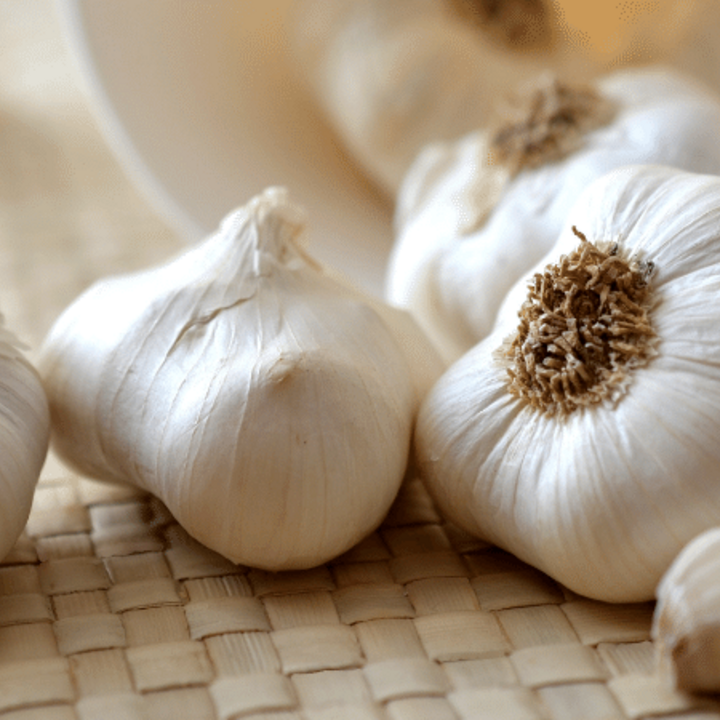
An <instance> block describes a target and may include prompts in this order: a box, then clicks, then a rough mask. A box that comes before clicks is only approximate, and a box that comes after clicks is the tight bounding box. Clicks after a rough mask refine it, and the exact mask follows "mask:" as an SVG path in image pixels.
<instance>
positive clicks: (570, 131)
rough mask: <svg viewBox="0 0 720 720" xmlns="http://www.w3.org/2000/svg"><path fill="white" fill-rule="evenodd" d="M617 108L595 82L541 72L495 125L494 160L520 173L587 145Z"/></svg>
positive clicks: (492, 151) (492, 133)
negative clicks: (590, 135) (587, 137)
mask: <svg viewBox="0 0 720 720" xmlns="http://www.w3.org/2000/svg"><path fill="white" fill-rule="evenodd" d="M616 112H617V105H616V103H614V102H613V101H612V100H610V99H609V98H608V97H607V96H606V95H604V94H602V93H601V92H599V91H598V90H597V89H596V88H594V87H592V86H589V85H587V86H586V85H570V84H567V83H564V82H561V81H559V80H558V79H557V78H556V77H554V76H551V75H544V76H541V77H540V78H538V79H537V80H536V81H535V82H533V84H532V85H531V86H530V87H529V89H528V90H526V91H525V92H524V93H521V94H520V95H519V96H518V97H517V98H516V99H515V100H514V102H513V104H512V106H511V107H510V108H509V109H508V111H507V117H506V118H505V119H504V120H502V121H498V123H497V127H496V128H494V129H492V130H491V142H490V162H491V164H497V165H505V166H506V167H507V168H508V169H509V170H510V171H511V173H512V174H514V175H515V174H517V173H519V172H520V171H522V170H525V169H530V168H537V167H540V166H541V165H545V164H547V163H551V162H555V161H557V160H561V159H562V158H564V157H566V156H568V155H569V154H570V153H572V152H574V151H576V150H577V149H578V148H579V147H580V146H581V145H582V139H583V137H584V136H585V135H586V134H587V133H589V132H592V131H593V130H596V129H597V128H600V127H603V126H604V125H607V124H609V123H610V122H611V121H612V120H613V118H614V116H615V114H616Z"/></svg>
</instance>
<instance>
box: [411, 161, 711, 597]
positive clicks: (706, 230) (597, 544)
mask: <svg viewBox="0 0 720 720" xmlns="http://www.w3.org/2000/svg"><path fill="white" fill-rule="evenodd" d="M719 238H720V177H718V176H711V175H702V174H696V173H687V172H683V171H680V170H677V169H673V168H668V167H662V166H657V165H654V166H653V165H650V166H632V167H625V168H620V169H618V170H615V171H613V172H611V173H609V174H606V175H604V176H603V177H602V178H600V179H599V180H596V181H595V182H594V183H593V184H591V185H590V186H589V187H588V188H586V190H585V191H584V192H583V194H582V195H581V196H580V198H579V199H578V201H577V202H576V204H575V205H574V206H573V207H572V209H571V210H570V211H569V212H568V214H567V217H566V220H565V223H564V227H563V229H562V231H561V233H560V235H559V238H558V240H557V242H556V244H555V245H554V246H553V248H552V249H551V250H550V251H549V253H548V254H547V255H546V256H545V257H544V258H543V259H542V260H541V261H540V262H539V263H538V265H537V266H536V267H535V268H534V269H533V270H531V271H530V273H528V275H527V276H526V277H523V278H522V279H521V280H520V281H518V282H517V283H516V285H515V286H514V287H513V288H511V290H510V291H509V293H508V294H507V295H506V297H505V300H504V302H503V305H502V307H501V309H500V311H499V314H498V319H497V323H496V325H495V327H494V329H493V331H492V332H491V333H490V334H489V335H488V336H487V337H486V338H485V339H484V340H482V341H481V342H479V343H478V344H477V345H475V346H474V347H473V348H472V349H471V350H470V351H468V352H467V353H466V354H464V355H463V356H462V357H461V358H460V359H459V360H458V361H457V362H455V363H454V364H453V365H452V366H451V367H450V368H449V369H448V370H447V371H446V372H445V373H444V374H443V376H442V377H441V378H440V380H439V381H438V382H437V383H436V384H435V386H434V387H433V388H432V390H431V391H430V393H429V394H428V396H427V397H426V399H425V401H424V402H423V404H422V406H421V409H420V415H419V418H418V424H417V432H416V440H415V442H416V447H417V453H418V458H419V459H418V462H419V466H420V469H421V472H422V474H423V477H424V478H425V480H426V482H427V486H428V489H429V490H430V492H431V494H432V495H433V497H434V498H435V500H436V502H437V504H438V506H439V508H440V509H441V511H442V512H443V513H444V514H445V515H446V516H447V517H448V518H450V519H451V520H453V521H454V522H455V523H456V524H458V525H459V526H461V527H463V528H465V529H466V530H467V531H469V532H471V533H473V534H475V535H478V536H480V537H482V538H484V539H485V540H487V541H489V542H492V543H495V544H497V545H498V546H500V547H503V548H505V549H507V550H508V551H510V552H512V553H514V554H515V555H517V556H518V557H520V558H522V559H523V560H525V561H527V562H528V563H530V564H532V565H534V566H536V567H538V568H540V569H542V570H543V571H545V572H546V573H547V574H549V575H550V576H552V577H554V578H556V579H557V580H558V581H560V582H561V583H563V584H564V585H565V586H567V587H568V588H570V589H572V590H574V591H576V592H578V593H580V594H582V595H585V596H588V597H591V598H597V599H600V600H606V601H613V602H630V601H641V600H649V599H651V598H653V596H654V593H655V588H656V586H657V584H658V581H659V580H660V577H661V576H662V574H663V572H664V571H665V570H666V569H667V567H668V566H669V565H670V563H671V562H672V560H673V559H674V558H675V556H676V555H677V554H678V552H679V551H680V550H681V549H682V547H683V546H684V545H685V544H686V543H687V542H688V541H689V540H691V539H692V538H693V537H694V536H695V535H697V534H698V533H699V532H701V531H702V530H704V529H706V528H709V527H712V526H715V525H717V524H719V523H720V444H718V442H717V437H718V435H719V434H720V360H719V359H718V351H717V347H718V343H719V342H720V339H719V338H718V328H720V240H719Z"/></svg>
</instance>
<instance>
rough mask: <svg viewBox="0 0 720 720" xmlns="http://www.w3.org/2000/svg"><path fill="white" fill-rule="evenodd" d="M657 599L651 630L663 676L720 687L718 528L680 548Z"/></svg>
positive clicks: (696, 687)
mask: <svg viewBox="0 0 720 720" xmlns="http://www.w3.org/2000/svg"><path fill="white" fill-rule="evenodd" d="M657 600H658V602H657V605H656V606H655V612H654V614H653V624H652V631H651V635H652V639H653V641H654V643H655V656H656V662H657V666H658V671H659V673H660V675H661V676H662V677H663V678H664V679H665V680H666V682H668V683H670V684H672V685H673V686H675V687H677V688H679V689H681V690H687V691H691V692H718V691H720V527H714V528H711V529H710V530H706V531H704V532H702V533H701V534H700V535H698V537H696V538H694V539H693V540H692V541H691V542H690V543H688V545H686V546H685V547H684V548H683V549H682V551H681V552H680V553H679V555H678V556H677V557H676V558H675V560H674V561H673V563H672V565H671V566H670V568H669V569H668V571H667V572H666V573H665V575H663V577H662V580H661V581H660V584H659V585H658V589H657Z"/></svg>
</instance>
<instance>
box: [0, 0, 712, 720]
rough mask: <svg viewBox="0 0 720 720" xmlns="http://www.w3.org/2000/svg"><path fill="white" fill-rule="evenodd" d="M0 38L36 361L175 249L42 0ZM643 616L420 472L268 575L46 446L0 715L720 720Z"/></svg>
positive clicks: (0, 600) (0, 164) (2, 137)
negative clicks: (363, 526) (380, 505)
mask: <svg viewBox="0 0 720 720" xmlns="http://www.w3.org/2000/svg"><path fill="white" fill-rule="evenodd" d="M0 46H2V47H3V54H2V56H0V307H1V308H2V311H3V313H4V314H5V316H6V318H7V323H8V325H9V326H10V327H11V328H12V329H13V330H14V331H15V332H17V333H18V334H19V335H20V336H21V337H22V338H23V339H24V340H25V341H27V342H28V343H30V345H31V346H32V348H33V349H32V350H31V351H30V358H31V359H33V358H34V351H35V349H36V348H37V346H38V345H39V343H40V341H41V340H42V338H43V337H44V335H45V333H46V332H47V330H48V328H49V326H50V324H51V323H52V322H53V320H54V319H55V318H56V317H57V315H58V314H59V312H60V311H61V310H62V309H63V308H64V307H65V306H66V305H67V304H68V303H69V302H70V301H71V300H72V299H73V298H74V297H75V296H76V295H77V294H78V293H79V292H80V291H81V290H82V289H84V288H85V287H86V286H87V285H88V284H89V283H90V282H91V281H93V280H94V279H96V278H98V277H101V276H103V275H106V274H109V273H115V272H120V271H123V270H132V269H135V268H140V267H143V266H146V265H149V264H151V263H154V262H156V261H158V260H161V259H163V258H165V257H167V256H168V255H169V254H170V253H172V252H175V251H176V250H177V249H178V248H179V247H180V242H179V240H178V238H177V237H176V236H175V234H174V233H173V232H172V231H171V230H170V229H168V228H167V227H166V226H165V224H164V223H162V222H161V221H160V220H159V219H158V218H157V217H156V216H155V215H154V214H153V213H152V212H151V211H150V209H149V208H148V207H147V205H146V204H145V202H144V201H143V200H142V199H141V198H140V197H139V196H138V194H137V193H136V191H135V190H134V188H133V186H132V185H131V184H130V182H129V181H128V179H127V178H126V177H125V176H124V175H123V173H122V172H121V171H120V169H119V167H118V165H117V163H116V162H115V160H114V159H113V157H112V156H111V155H110V153H109V151H108V148H107V146H106V144H105V141H104V140H103V139H102V137H101V135H100V133H99V132H98V130H97V128H96V126H95V124H94V120H93V118H92V116H91V114H90V112H89V111H88V108H87V103H86V101H85V99H84V97H83V96H82V94H81V93H80V91H79V90H78V85H77V80H76V78H75V77H74V75H73V74H72V71H71V69H70V65H69V63H68V59H67V57H66V56H65V50H64V48H63V46H62V44H61V41H60V31H59V27H58V26H57V24H56V22H55V20H54V15H53V11H52V3H51V2H50V0H33V2H26V0H8V1H7V2H4V3H1V4H0ZM259 189H260V188H259ZM239 200H244V199H239ZM652 609H653V608H652V605H651V604H641V605H618V606H611V605H605V604H602V603H598V602H592V601H589V600H587V599H584V598H580V597H578V596H575V595H573V594H572V593H570V592H568V591H566V590H565V589H563V588H562V587H560V586H559V585H557V584H556V583H555V582H553V581H552V580H550V579H549V578H547V577H546V576H544V575H542V574H541V573H539V572H537V571H536V570H534V569H532V568H530V567H528V566H527V565H524V564H523V563H521V562H519V561H517V560H516V559H514V558H513V557H511V556H509V555H508V554H506V553H504V552H502V551H500V550H498V549H496V548H492V547H488V546H486V545H484V544H483V543H481V542H479V541H477V540H475V539H472V538H469V537H467V536H466V535H464V534H463V533H461V532H459V531H458V530H457V529H455V528H453V527H452V526H449V525H447V524H446V523H444V522H443V520H442V518H440V517H439V515H438V514H437V512H436V510H435V508H434V507H433V505H432V503H431V501H430V499H429V497H428V495H427V493H426V492H425V490H424V488H423V486H422V485H421V483H420V482H419V481H418V480H417V479H416V478H414V477H410V478H409V479H408V480H407V481H406V483H405V485H404V486H403V489H402V491H401V494H400V496H399V498H398V500H397V502H396V504H395V506H394V507H393V509H392V511H391V512H390V514H389V516H388V517H387V519H386V521H385V522H384V524H383V525H382V527H380V528H379V529H378V530H377V531H376V532H375V533H373V534H372V535H371V536H370V537H369V538H367V539H366V540H365V541H364V542H362V543H361V544H360V545H359V546H358V547H356V548H354V549H353V550H352V551H351V552H349V553H347V554H345V555H344V556H342V557H340V558H338V559H337V560H336V561H334V562H332V563H329V564H327V565H325V566H322V567H319V568H315V569H312V570H308V571H303V572H291V573H279V574H272V573H267V572H260V571H257V570H253V569H250V568H244V567H237V566H235V565H232V564H230V563H229V562H228V561H226V560H224V559H223V558H221V557H219V556H217V555H215V554H214V553H212V552H209V551H208V550H207V549H205V548H204V547H202V546H201V545H199V544H198V543H197V542H195V541H193V540H192V539H191V538H190V537H189V536H188V535H187V534H186V533H185V532H184V531H183V530H182V529H181V528H180V527H179V526H178V525H177V523H176V522H175V521H174V520H173V518H172V517H171V516H170V515H169V513H168V512H167V510H166V509H165V508H164V507H163V505H162V504H161V503H159V502H158V501H157V500H156V499H154V498H152V497H151V496H148V495H145V494H142V493H139V492H137V491H135V490H132V489H129V488H125V487H117V486H112V485H105V484H99V483H96V482H93V481H90V480H87V479H83V478H80V477H77V476H75V475H73V474H71V473H69V472H68V471H67V470H66V469H65V468H64V467H62V465H60V464H59V463H58V462H57V460H56V459H55V458H54V457H53V456H52V455H51V456H50V458H49V460H48V463H47V464H46V467H45V469H44V471H43V474H42V477H41V481H40V484H39V487H38V490H37V493H36V497H35V503H34V506H33V510H32V513H31V516H30V519H29V522H28V524H27V527H26V529H25V532H24V533H23V535H22V536H21V538H20V539H19V541H18V543H17V544H16V546H15V548H14V549H13V550H12V552H11V553H10V555H9V556H8V557H6V558H5V559H4V561H3V562H2V563H0V718H1V719H2V720H108V719H112V720H136V719H140V718H142V719H150V720H165V719H167V720H184V719H188V720H215V719H218V720H230V719H231V718H239V717H242V718H255V719H258V720H259V719H260V718H262V719H263V720H330V719H331V718H332V719H335V718H337V719H338V720H380V719H382V720H596V719H597V720H599V719H600V718H602V719H603V720H611V719H612V720H614V719H617V720H627V719H631V720H640V719H641V718H650V717H657V716H662V717H664V718H678V719H679V718H683V719H684V720H691V719H692V720H701V719H702V720H710V719H711V718H716V719H720V703H719V702H716V701H715V700H713V699H700V698H694V697H690V696H686V695H681V694H678V693H676V692H674V691H672V690H671V689H669V688H668V687H666V686H665V685H663V684H662V682H661V681H660V679H659V678H658V676H657V675H656V674H655V670H654V656H653V653H654V648H653V644H652V642H651V641H650V639H649V628H650V621H651V616H652Z"/></svg>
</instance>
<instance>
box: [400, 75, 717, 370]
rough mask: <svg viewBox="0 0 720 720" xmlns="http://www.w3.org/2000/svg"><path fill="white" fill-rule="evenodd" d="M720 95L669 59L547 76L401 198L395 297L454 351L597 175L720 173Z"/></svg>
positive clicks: (468, 341) (439, 151)
mask: <svg viewBox="0 0 720 720" xmlns="http://www.w3.org/2000/svg"><path fill="white" fill-rule="evenodd" d="M718 128H720V97H718V96H716V94H715V93H712V92H711V91H710V90H708V89H707V88H705V87H704V86H701V85H699V84H697V83H695V82H693V81H691V80H690V79H689V78H688V77H686V76H684V75H682V74H681V73H678V72H676V71H672V70H670V69H668V68H658V67H650V68H642V69H632V70H622V71H618V72H615V73H611V74H609V75H606V76H603V77H601V78H599V79H597V80H596V81H594V82H593V83H590V84H588V85H587V86H585V85H580V86H576V85H568V84H566V83H560V82H558V81H557V80H555V79H551V78H548V79H547V80H545V81H544V83H539V82H537V81H535V82H533V83H531V84H530V86H529V87H528V89H527V90H526V91H525V96H524V100H523V102H521V103H520V104H519V106H518V108H517V109H516V111H515V116H514V117H512V118H510V119H509V120H508V121H507V122H505V123H503V124H502V125H500V126H499V127H498V128H496V129H490V128H486V129H481V130H477V131H475V132H473V133H470V134H469V135H467V136H465V137H464V138H461V139H460V140H457V141H454V142H449V143H435V144H431V145H430V146H429V147H427V148H426V149H425V150H424V151H423V152H422V153H421V154H420V155H419V157H418V159H417V160H416V162H415V163H414V164H413V166H412V167H411V168H410V170H409V171H408V173H407V175H406V177H405V181H404V183H403V186H402V189H401V191H400V194H399V198H398V206H397V211H396V230H397V238H396V241H395V246H394V248H393V251H392V255H391V258H390V265H389V268H388V274H387V297H388V299H389V300H390V302H392V303H393V304H395V305H398V306H400V307H405V308H407V309H409V310H410V311H412V312H413V314H414V315H415V316H416V318H417V319H418V321H419V322H420V323H421V324H422V326H423V328H424V329H425V331H426V332H427V333H428V334H429V335H430V337H431V338H432V339H433V340H434V341H435V342H436V343H437V344H438V346H439V347H440V348H442V349H443V351H444V352H445V354H446V356H447V357H448V358H449V359H455V358H457V357H459V356H460V355H461V354H462V353H464V352H466V351H467V350H469V349H470V348H471V347H472V346H473V345H475V344H476V343H477V342H478V341H480V340H481V339H482V338H483V337H485V336H486V335H487V334H488V333H489V332H490V330H491V329H492V327H493V324H494V322H495V317H496V314H497V311H498V308H499V305H500V302H501V301H502V299H503V297H504V296H505V294H506V293H507V292H508V290H509V289H510V287H511V286H512V285H513V283H515V282H516V281H517V280H518V278H520V277H521V276H522V275H523V274H524V273H526V272H527V271H528V270H529V269H530V268H531V267H532V266H533V265H534V264H535V263H536V262H538V260H539V259H540V258H541V257H542V256H543V255H544V254H545V253H546V252H547V251H548V250H549V249H550V247H552V245H553V243H554V242H555V240H556V239H557V236H558V234H559V232H560V229H561V227H562V224H563V222H564V220H565V217H566V215H567V212H568V211H569V209H570V207H572V205H573V203H574V202H575V201H576V199H577V197H578V195H579V194H580V193H581V192H582V190H583V189H584V188H585V187H587V185H588V184H589V183H590V182H592V180H594V179H596V178H599V177H601V176H602V175H603V174H604V173H606V172H609V171H610V170H612V169H614V168H617V167H621V166H623V165H629V164H644V163H658V164H663V165H669V166H673V167H677V168H680V169H683V170H689V171H693V172H699V173H720V143H718V138H719V137H720V134H719V132H720V131H718Z"/></svg>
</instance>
